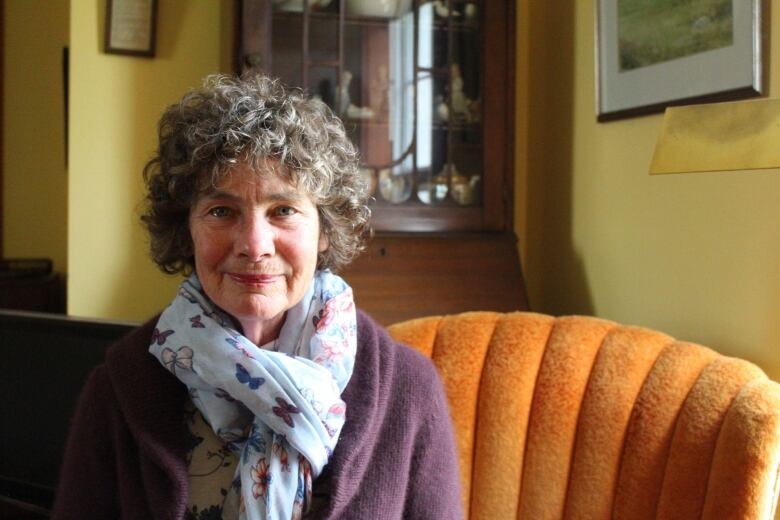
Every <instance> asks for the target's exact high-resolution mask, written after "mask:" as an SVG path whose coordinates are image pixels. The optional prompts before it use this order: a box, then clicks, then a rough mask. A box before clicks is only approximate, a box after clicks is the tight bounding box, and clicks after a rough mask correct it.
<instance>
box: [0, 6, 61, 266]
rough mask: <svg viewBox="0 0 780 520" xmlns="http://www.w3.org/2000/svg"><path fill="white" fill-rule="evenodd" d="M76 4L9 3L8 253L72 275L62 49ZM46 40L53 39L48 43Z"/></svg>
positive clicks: (6, 42) (5, 81)
mask: <svg viewBox="0 0 780 520" xmlns="http://www.w3.org/2000/svg"><path fill="white" fill-rule="evenodd" d="M69 4H70V2H69V0H5V2H4V9H5V10H4V13H3V15H4V20H5V28H4V29H5V35H4V41H3V59H4V61H5V70H4V74H3V109H4V117H3V123H2V124H3V151H4V153H3V215H2V219H1V220H2V226H3V253H4V255H5V256H6V257H28V258H29V257H45V258H51V259H52V260H53V261H54V268H55V269H56V270H58V271H65V270H66V248H67V244H66V230H67V227H66V221H65V219H66V213H67V209H66V202H67V186H68V179H67V172H66V168H65V110H64V107H65V100H64V94H63V77H62V49H63V47H65V46H67V45H68V9H69ZM42 35H45V36H46V37H45V38H44V37H41V36H42Z"/></svg>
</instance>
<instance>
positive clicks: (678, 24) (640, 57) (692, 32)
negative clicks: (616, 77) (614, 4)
mask: <svg viewBox="0 0 780 520" xmlns="http://www.w3.org/2000/svg"><path fill="white" fill-rule="evenodd" d="M733 42H734V13H733V8H732V0H618V52H619V53H620V70H621V71H628V70H633V69H637V68H641V67H646V66H648V65H655V64H656V63H662V62H665V61H670V60H674V59H678V58H683V57H686V56H691V55H693V54H698V53H701V52H705V51H710V50H714V49H720V48H722V47H728V46H730V45H732V44H733Z"/></svg>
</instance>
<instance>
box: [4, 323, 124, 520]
mask: <svg viewBox="0 0 780 520" xmlns="http://www.w3.org/2000/svg"><path fill="white" fill-rule="evenodd" d="M134 327H135V324H132V323H125V322H114V321H103V320H85V319H77V318H71V317H67V316H64V315H59V314H46V313H33V312H19V311H8V310H0V349H2V357H3V367H4V375H3V377H2V378H0V395H3V396H5V398H4V399H2V400H0V417H3V421H4V423H3V428H2V429H1V430H0V461H2V462H1V463H0V517H2V518H46V517H47V516H48V512H49V511H50V510H51V506H52V503H53V499H54V488H55V486H56V482H57V476H58V473H59V468H60V463H61V460H62V453H63V450H64V447H65V440H66V437H67V433H68V426H69V424H70V418H71V415H72V414H73V410H74V406H75V403H76V399H77V398H78V395H79V393H80V392H81V388H82V385H83V384H84V380H85V379H86V377H87V374H88V373H89V372H90V370H91V369H92V368H93V367H94V366H96V365H97V364H99V363H100V362H102V360H103V356H104V352H105V349H106V347H108V346H109V345H110V344H111V343H113V342H114V341H116V340H117V339H118V338H120V337H121V336H123V335H124V334H126V333H127V332H129V331H130V330H132V329H133V328H134Z"/></svg>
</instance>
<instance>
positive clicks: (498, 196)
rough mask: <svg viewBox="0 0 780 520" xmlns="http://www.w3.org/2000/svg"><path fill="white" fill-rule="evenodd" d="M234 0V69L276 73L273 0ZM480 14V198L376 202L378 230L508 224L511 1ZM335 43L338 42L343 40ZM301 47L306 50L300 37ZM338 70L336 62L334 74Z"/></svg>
mask: <svg viewBox="0 0 780 520" xmlns="http://www.w3.org/2000/svg"><path fill="white" fill-rule="evenodd" d="M335 1H336V2H339V0H335ZM341 1H342V2H343V1H344V0H341ZM421 3H423V2H421V1H419V0H415V1H414V6H415V7H416V6H418V5H419V4H421ZM237 5H238V9H237V30H236V38H237V41H236V49H237V54H238V55H237V57H236V59H235V60H234V63H235V64H236V66H237V69H238V71H243V70H245V69H246V68H249V67H251V68H255V69H258V70H261V71H264V72H267V73H269V74H270V75H276V74H274V70H275V69H274V56H273V48H272V35H273V30H274V27H273V23H272V21H273V16H274V9H273V0H239V1H238V4H237ZM309 9H310V8H309V6H308V4H305V5H304V8H303V12H302V13H301V14H300V16H302V17H305V16H308V15H309ZM319 15H320V14H318V16H319ZM337 16H338V23H339V24H340V27H342V28H343V24H344V23H345V19H344V9H341V10H340V14H339V15H337ZM480 16H481V17H482V18H481V24H480V25H481V27H483V30H482V40H481V52H480V55H481V60H480V61H481V64H482V70H481V78H480V81H481V85H480V92H481V98H482V103H483V106H482V116H483V119H482V123H481V126H482V129H481V132H482V135H481V137H482V154H483V155H482V172H481V174H482V190H481V191H482V203H481V204H478V205H475V206H457V205H455V204H451V205H444V204H443V205H425V204H422V203H413V204H404V205H397V206H394V205H392V204H381V205H380V204H377V205H375V207H374V227H375V229H376V230H377V231H378V232H385V231H389V232H455V231H465V232H475V231H511V229H512V221H513V218H512V214H513V213H512V211H513V207H512V199H513V195H512V194H513V177H514V169H515V168H514V155H513V143H514V109H515V106H514V80H515V63H514V57H515V54H514V47H515V33H514V30H515V29H514V26H515V2H514V1H506V2H504V1H502V2H492V1H491V2H484V3H481V4H480ZM374 23H375V22H374ZM304 27H305V26H304ZM304 31H305V28H304ZM304 39H305V38H304ZM339 45H340V46H341V45H343V42H342V43H340V44H339ZM301 51H302V53H303V52H305V51H306V46H305V45H304V44H303V43H302V44H301ZM341 72H342V70H341V68H339V74H341ZM302 76H304V77H305V74H303V73H302Z"/></svg>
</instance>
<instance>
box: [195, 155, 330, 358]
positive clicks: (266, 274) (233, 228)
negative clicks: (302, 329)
mask: <svg viewBox="0 0 780 520" xmlns="http://www.w3.org/2000/svg"><path fill="white" fill-rule="evenodd" d="M278 167H279V166H278V164H277V163H274V162H271V161H269V162H268V169H267V171H264V172H261V173H260V174H259V175H258V174H257V173H255V172H254V171H252V170H251V168H249V167H248V166H246V165H244V164H241V165H239V166H237V167H236V168H234V169H233V170H231V171H230V172H229V173H228V174H227V175H225V177H224V178H223V179H222V181H221V182H220V183H219V184H218V185H217V186H216V188H214V189H210V190H208V191H206V192H204V193H203V194H201V195H200V197H199V198H198V200H197V201H196V202H195V204H194V205H193V207H192V208H191V209H190V217H189V226H190V235H191V236H192V243H193V245H194V252H195V271H196V272H197V274H198V277H199V278H200V281H201V283H202V284H203V289H204V291H205V292H206V295H208V297H209V298H211V300H212V301H213V302H214V303H215V304H217V305H218V306H219V307H220V308H222V309H223V310H224V311H226V312H227V313H229V314H230V315H232V316H233V317H234V318H235V319H237V320H238V321H239V323H240V324H241V327H242V328H243V332H244V335H245V336H246V337H247V338H249V339H250V340H252V341H253V342H255V344H257V345H262V344H264V343H267V342H268V341H271V340H273V339H275V338H276V337H277V336H278V333H279V329H280V328H281V326H282V323H283V322H284V314H285V311H287V310H288V309H290V308H291V307H293V306H294V305H295V304H297V303H298V302H299V301H300V300H301V299H302V298H303V294H304V293H305V292H306V290H307V289H308V287H309V284H310V283H311V281H312V278H313V276H314V270H315V268H316V266H317V253H318V252H321V251H324V250H325V248H326V247H327V239H326V238H325V235H324V234H320V222H319V216H318V212H317V207H316V206H315V205H314V203H313V202H312V200H311V199H310V198H309V196H308V195H306V194H304V193H302V192H300V191H299V190H297V189H296V188H295V187H294V186H292V185H291V184H290V183H288V182H287V181H286V180H285V179H283V178H282V177H280V176H279V174H278V173H277V168H278Z"/></svg>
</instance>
